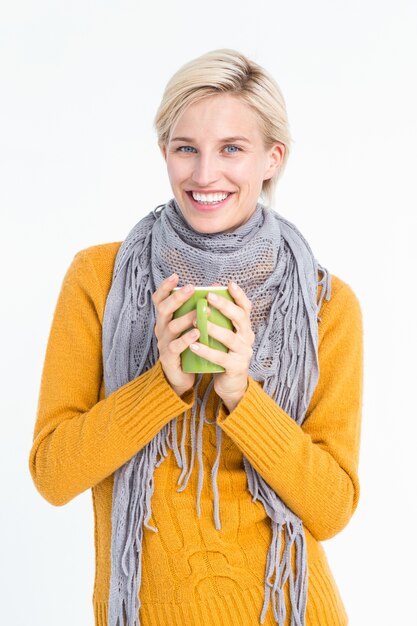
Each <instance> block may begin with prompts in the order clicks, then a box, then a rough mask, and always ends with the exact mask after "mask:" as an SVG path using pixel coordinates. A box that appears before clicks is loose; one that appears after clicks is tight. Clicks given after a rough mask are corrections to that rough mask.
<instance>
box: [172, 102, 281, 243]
mask: <svg viewBox="0 0 417 626" xmlns="http://www.w3.org/2000/svg"><path fill="white" fill-rule="evenodd" d="M284 150H285V148H284V146H283V145H282V144H279V143H277V144H274V146H273V147H271V148H269V149H266V148H265V146H264V143H263V137H262V134H261V130H260V128H259V123H258V119H257V117H256V114H255V113H254V111H252V109H251V108H250V107H248V106H247V105H246V104H245V103H244V102H242V101H240V100H239V99H238V98H237V97H234V96H231V95H230V94H220V95H215V96H211V97H209V98H205V99H204V100H200V101H199V102H195V103H193V104H192V105H191V106H189V107H188V108H187V109H186V110H185V111H184V113H183V114H182V115H181V116H180V118H179V119H178V121H177V123H176V125H175V126H174V127H173V128H172V131H171V134H170V138H169V141H168V143H167V144H166V145H165V146H163V148H162V153H163V155H164V158H165V160H166V163H167V170H168V176H169V180H170V183H171V187H172V191H173V193H174V197H175V199H176V201H177V203H178V205H179V207H180V209H181V212H182V214H183V216H184V218H185V219H186V221H187V222H188V223H189V225H190V226H191V227H192V228H193V229H194V230H196V231H198V232H201V233H218V232H229V231H232V230H234V229H235V228H236V227H238V226H240V225H241V224H244V223H245V222H246V221H247V220H248V219H249V217H250V216H251V215H252V213H253V212H254V210H255V208H256V203H257V202H258V198H259V195H260V193H261V189H262V182H263V181H264V180H266V179H268V178H271V177H272V176H273V174H274V173H275V171H276V170H277V168H278V167H279V165H280V163H281V161H282V158H283V156H284ZM196 194H197V195H196ZM210 194H214V195H210ZM225 196H226V197H225Z"/></svg>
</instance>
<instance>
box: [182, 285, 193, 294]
mask: <svg viewBox="0 0 417 626" xmlns="http://www.w3.org/2000/svg"><path fill="white" fill-rule="evenodd" d="M192 290H193V285H186V286H185V287H184V291H185V292H187V293H188V292H190V291H192Z"/></svg>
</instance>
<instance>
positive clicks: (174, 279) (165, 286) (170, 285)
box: [152, 274, 179, 304]
mask: <svg viewBox="0 0 417 626" xmlns="http://www.w3.org/2000/svg"><path fill="white" fill-rule="evenodd" d="M178 279H179V277H178V274H172V276H169V277H168V278H166V279H165V280H163V281H162V283H161V284H160V285H159V287H158V289H156V291H155V292H154V293H153V294H152V302H153V303H154V304H159V303H160V302H161V301H162V300H164V299H165V298H166V297H167V296H169V294H170V293H171V290H172V289H174V287H175V286H176V285H177V283H178Z"/></svg>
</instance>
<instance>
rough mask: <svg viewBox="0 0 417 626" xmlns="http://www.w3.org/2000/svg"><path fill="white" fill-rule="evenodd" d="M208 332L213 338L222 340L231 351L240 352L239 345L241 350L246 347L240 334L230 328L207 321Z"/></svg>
mask: <svg viewBox="0 0 417 626" xmlns="http://www.w3.org/2000/svg"><path fill="white" fill-rule="evenodd" d="M207 334H208V335H209V336H210V337H212V338H213V339H216V340H217V341H220V343H222V344H223V345H224V346H226V348H227V349H228V350H229V351H230V352H239V347H240V349H241V350H242V348H243V347H244V343H243V342H242V340H241V338H240V335H238V334H237V333H234V332H233V331H232V330H229V329H228V328H223V326H218V324H213V323H212V322H207Z"/></svg>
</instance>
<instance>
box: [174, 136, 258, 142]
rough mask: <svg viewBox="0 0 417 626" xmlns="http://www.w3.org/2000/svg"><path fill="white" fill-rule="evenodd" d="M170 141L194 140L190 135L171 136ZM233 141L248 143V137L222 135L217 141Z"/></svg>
mask: <svg viewBox="0 0 417 626" xmlns="http://www.w3.org/2000/svg"><path fill="white" fill-rule="evenodd" d="M171 141H188V142H189V143H194V141H195V140H194V139H192V138H191V137H173V139H171ZM233 141H243V142H245V143H250V141H249V139H247V138H246V137H224V138H223V139H220V140H219V143H228V142H233Z"/></svg>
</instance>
